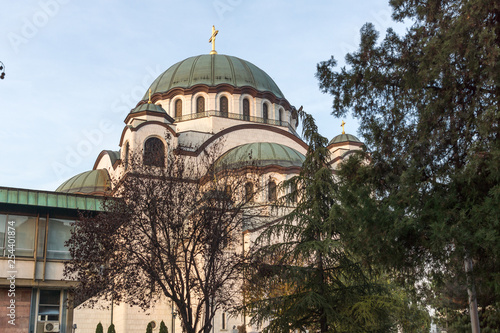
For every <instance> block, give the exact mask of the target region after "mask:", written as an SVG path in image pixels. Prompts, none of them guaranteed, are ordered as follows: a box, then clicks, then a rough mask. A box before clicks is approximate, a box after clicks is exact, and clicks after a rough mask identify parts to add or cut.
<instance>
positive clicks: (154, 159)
mask: <svg viewBox="0 0 500 333" xmlns="http://www.w3.org/2000/svg"><path fill="white" fill-rule="evenodd" d="M143 163H144V165H153V166H157V167H164V166H165V145H164V144H163V142H162V141H161V140H160V139H158V138H149V139H147V140H146V142H145V143H144V158H143Z"/></svg>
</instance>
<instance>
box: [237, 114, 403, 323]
mask: <svg viewBox="0 0 500 333" xmlns="http://www.w3.org/2000/svg"><path fill="white" fill-rule="evenodd" d="M299 114H300V116H301V118H302V120H303V127H304V137H305V139H306V141H307V143H308V144H309V148H308V151H307V155H306V159H305V161H304V163H303V166H302V171H301V172H300V174H299V175H298V176H295V177H293V178H291V179H290V180H288V181H285V182H284V183H283V184H282V186H281V187H282V190H283V191H286V190H287V189H288V190H289V189H290V188H291V189H292V190H291V191H289V193H288V194H287V195H285V196H284V197H283V198H282V200H281V203H279V205H281V206H289V205H295V207H294V209H293V210H292V211H291V212H290V213H289V214H287V215H286V216H285V217H284V218H283V219H281V220H280V221H278V222H276V223H274V224H272V225H270V226H268V227H267V228H266V230H265V231H263V233H262V234H261V235H260V236H259V238H258V240H257V242H256V248H255V251H253V252H251V264H250V268H249V271H248V273H249V275H250V276H251V278H250V280H249V281H248V282H247V288H248V289H247V294H248V296H247V298H246V300H247V304H246V305H247V307H246V308H245V310H246V311H247V313H248V314H250V315H251V316H252V317H253V321H254V322H260V323H262V322H265V321H269V326H267V327H266V328H264V331H265V332H287V331H290V330H295V329H298V330H301V331H302V330H304V329H309V330H312V331H318V332H391V331H395V329H396V327H395V321H394V320H392V319H394V318H391V317H390V312H391V310H395V309H396V307H397V305H396V304H395V301H394V299H393V298H392V297H391V295H390V291H389V289H388V288H386V287H385V286H384V285H383V284H381V283H377V282H375V280H374V279H373V277H372V276H370V275H369V274H367V273H366V272H365V271H364V270H363V269H362V266H361V265H360V263H358V262H357V261H356V260H355V258H354V257H353V256H351V255H350V254H349V253H348V252H347V251H346V249H345V247H344V246H343V244H342V241H341V237H342V236H341V235H340V234H339V230H338V229H337V228H336V217H335V216H334V215H332V214H331V211H332V207H333V206H335V205H336V200H337V199H336V194H335V193H336V190H337V189H336V184H335V180H334V177H333V175H332V171H331V170H330V168H329V167H328V162H329V154H330V153H329V151H328V150H327V149H326V145H327V143H328V141H327V139H326V138H324V137H322V136H321V135H320V134H319V133H318V130H317V127H316V124H315V123H314V119H313V118H312V116H310V115H308V114H307V113H305V112H304V111H302V110H299ZM295 200H297V202H295Z"/></svg>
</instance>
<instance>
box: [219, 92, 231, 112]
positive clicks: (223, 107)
mask: <svg viewBox="0 0 500 333" xmlns="http://www.w3.org/2000/svg"><path fill="white" fill-rule="evenodd" d="M220 112H221V113H222V116H223V117H227V115H228V113H229V102H228V101H227V97H226V96H222V97H221V98H220Z"/></svg>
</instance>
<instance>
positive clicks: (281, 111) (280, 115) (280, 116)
mask: <svg viewBox="0 0 500 333" xmlns="http://www.w3.org/2000/svg"><path fill="white" fill-rule="evenodd" d="M278 116H279V121H280V125H281V126H283V124H282V122H283V109H280V110H279V112H278Z"/></svg>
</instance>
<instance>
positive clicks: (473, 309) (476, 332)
mask: <svg viewBox="0 0 500 333" xmlns="http://www.w3.org/2000/svg"><path fill="white" fill-rule="evenodd" d="M465 273H466V274H467V293H468V294H469V312H470V322H471V327H472V333H480V332H481V328H480V327H479V315H478V313H477V298H476V288H475V287H474V278H473V276H472V259H470V258H468V257H466V258H465Z"/></svg>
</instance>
